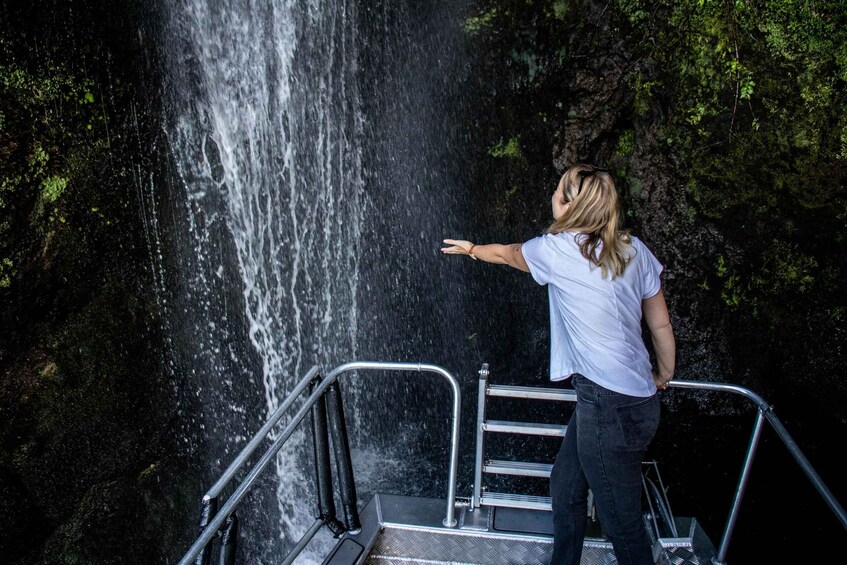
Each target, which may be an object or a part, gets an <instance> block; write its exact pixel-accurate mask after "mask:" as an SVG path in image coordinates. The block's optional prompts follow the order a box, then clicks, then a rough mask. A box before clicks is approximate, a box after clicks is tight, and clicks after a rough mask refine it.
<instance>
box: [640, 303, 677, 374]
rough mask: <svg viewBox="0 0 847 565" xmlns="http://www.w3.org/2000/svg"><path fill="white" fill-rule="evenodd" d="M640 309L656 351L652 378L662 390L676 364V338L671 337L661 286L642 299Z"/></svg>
mask: <svg viewBox="0 0 847 565" xmlns="http://www.w3.org/2000/svg"><path fill="white" fill-rule="evenodd" d="M641 310H642V312H643V313H644V319H645V320H647V327H649V328H650V333H651V334H652V335H653V349H655V351H656V361H657V363H658V365H659V371H658V374H657V373H653V380H654V381H655V382H656V386H657V387H658V388H661V389H663V390H664V389H666V388H668V383H669V382H670V381H671V380H672V379H673V372H674V369H675V366H676V340H675V339H674V337H673V328H672V327H671V319H670V315H669V314H668V305H667V303H666V302H665V295H664V293H663V292H662V289H661V288H660V289H659V292H657V293H656V294H655V295H654V296H651V297H650V298H648V299H646V300H644V301H642V303H641Z"/></svg>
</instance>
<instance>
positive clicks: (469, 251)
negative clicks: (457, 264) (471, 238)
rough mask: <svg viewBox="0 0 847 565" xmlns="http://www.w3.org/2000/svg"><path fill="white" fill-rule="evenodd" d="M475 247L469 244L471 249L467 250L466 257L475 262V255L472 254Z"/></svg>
mask: <svg viewBox="0 0 847 565" xmlns="http://www.w3.org/2000/svg"><path fill="white" fill-rule="evenodd" d="M474 247H476V244H471V248H470V249H468V255H470V256H471V259H473V260H474V261H476V255H474V254H473V248H474Z"/></svg>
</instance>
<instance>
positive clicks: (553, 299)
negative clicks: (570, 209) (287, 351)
mask: <svg viewBox="0 0 847 565" xmlns="http://www.w3.org/2000/svg"><path fill="white" fill-rule="evenodd" d="M579 237H582V236H580V234H575V233H570V232H564V233H558V234H546V235H543V236H541V237H536V238H535V239H531V240H529V241H527V242H526V243H524V244H523V256H524V259H525V260H526V263H527V265H529V270H530V273H532V277H533V278H534V279H535V281H536V282H537V283H538V284H542V285H545V284H546V285H547V288H548V294H549V297H550V379H551V380H553V381H560V380H563V379H567V378H568V377H570V376H571V375H572V374H574V373H580V374H582V375H585V376H586V377H588V378H589V379H590V380H592V381H594V382H596V383H597V384H599V385H600V386H602V387H605V388H608V389H609V390H613V391H615V392H620V393H623V394H628V395H631V396H642V397H643V396H651V395H652V394H654V393H655V392H656V385H655V383H654V382H653V377H652V373H651V366H650V356H649V355H648V353H647V348H646V347H645V345H644V340H643V339H642V337H641V301H642V300H644V299H645V298H650V297H651V296H654V295H655V294H656V293H657V292H659V287H660V283H659V274H660V273H661V272H662V265H661V264H659V261H658V260H657V259H656V257H655V256H653V254H652V253H651V252H650V250H649V249H647V247H646V246H645V245H644V244H643V243H642V242H641V241H640V240H639V239H638V238H636V237H633V238H632V245H630V246H629V249H628V252H629V253H631V254H632V259H631V260H630V262H629V264H628V265H627V267H626V269H625V270H624V272H623V274H622V275H620V276H618V277H616V278H615V279H612V275H611V273H609V274H607V275H606V278H605V279H604V278H603V277H602V272H601V269H600V267H597V266H596V265H594V264H593V263H590V262H589V261H588V260H587V259H586V258H585V257H583V256H582V253H580V251H579V245H578V243H577V241H578V238H579Z"/></svg>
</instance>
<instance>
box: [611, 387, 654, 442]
mask: <svg viewBox="0 0 847 565" xmlns="http://www.w3.org/2000/svg"><path fill="white" fill-rule="evenodd" d="M615 415H616V416H617V420H618V425H619V426H620V431H621V434H622V436H623V441H624V446H623V447H624V448H625V449H626V450H630V451H637V450H642V449H647V446H648V445H650V442H651V441H652V440H653V436H655V435H656V429H657V428H658V427H659V398H658V397H657V396H656V395H655V394H654V395H653V396H651V397H649V398H645V399H644V400H639V401H638V402H634V403H632V404H622V405H620V406H617V407H615Z"/></svg>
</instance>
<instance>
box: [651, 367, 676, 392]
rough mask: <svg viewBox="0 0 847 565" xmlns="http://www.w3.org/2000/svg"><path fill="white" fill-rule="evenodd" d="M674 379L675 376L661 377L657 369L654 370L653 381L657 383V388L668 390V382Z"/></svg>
mask: <svg viewBox="0 0 847 565" xmlns="http://www.w3.org/2000/svg"><path fill="white" fill-rule="evenodd" d="M672 380H673V377H671V378H669V379H664V378H662V377H660V376H659V375H658V374H657V373H656V371H653V382H654V383H655V384H656V388H658V389H659V390H667V389H668V383H669V382H671V381H672Z"/></svg>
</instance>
